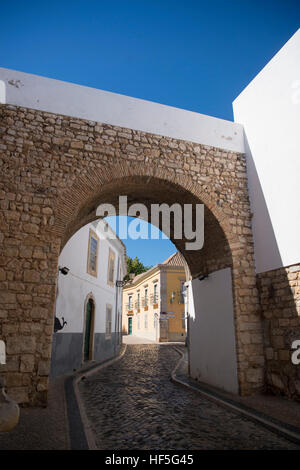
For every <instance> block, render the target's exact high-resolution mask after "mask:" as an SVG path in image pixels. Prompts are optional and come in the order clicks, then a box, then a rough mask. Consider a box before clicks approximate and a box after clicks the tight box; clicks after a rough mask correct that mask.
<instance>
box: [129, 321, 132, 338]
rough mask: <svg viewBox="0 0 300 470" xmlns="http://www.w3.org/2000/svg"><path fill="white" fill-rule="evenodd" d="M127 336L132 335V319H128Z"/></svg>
mask: <svg viewBox="0 0 300 470" xmlns="http://www.w3.org/2000/svg"><path fill="white" fill-rule="evenodd" d="M128 334H129V335H132V317H129V318H128Z"/></svg>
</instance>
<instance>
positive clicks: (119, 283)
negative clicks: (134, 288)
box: [116, 273, 135, 287]
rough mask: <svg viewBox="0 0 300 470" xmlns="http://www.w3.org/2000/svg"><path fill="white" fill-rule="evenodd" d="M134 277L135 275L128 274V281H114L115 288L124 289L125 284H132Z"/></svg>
mask: <svg viewBox="0 0 300 470" xmlns="http://www.w3.org/2000/svg"><path fill="white" fill-rule="evenodd" d="M134 277H135V274H134V273H129V279H126V280H125V281H116V286H117V287H124V286H125V284H127V283H128V282H130V281H131V282H132V281H133V279H134Z"/></svg>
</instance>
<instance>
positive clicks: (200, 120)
mask: <svg viewBox="0 0 300 470" xmlns="http://www.w3.org/2000/svg"><path fill="white" fill-rule="evenodd" d="M0 103H7V104H12V105H17V106H24V107H26V108H32V109H39V110H42V111H48V112H52V113H58V114H63V115H66V116H74V117H77V118H83V119H88V120H92V121H97V122H102V123H108V124H112V125H116V126H121V127H126V128H130V129H136V130H141V131H145V132H150V133H154V134H158V135H163V136H167V137H173V138H176V139H183V140H189V141H192V142H196V143H201V144H204V145H211V146H215V147H219V148H223V149H226V150H232V151H237V152H243V151H244V141H243V128H242V126H240V125H239V124H236V123H233V122H231V121H225V120H223V119H217V118H214V117H211V116H205V115H204V114H198V113H195V112H192V111H185V110H183V109H178V108H174V107H171V106H165V105H162V104H158V103H153V102H150V101H145V100H141V99H137V98H131V97H128V96H124V95H119V94H117V93H111V92H108V91H103V90H97V89H94V88H89V87H85V86H80V85H75V84H73V83H67V82H62V81H59V80H53V79H50V78H45V77H40V76H37V75H32V74H28V73H23V72H18V71H15V70H10V69H5V68H0Z"/></svg>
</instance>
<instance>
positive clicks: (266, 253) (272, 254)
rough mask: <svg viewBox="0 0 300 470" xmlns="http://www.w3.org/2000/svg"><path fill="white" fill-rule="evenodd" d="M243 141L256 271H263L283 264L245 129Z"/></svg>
mask: <svg viewBox="0 0 300 470" xmlns="http://www.w3.org/2000/svg"><path fill="white" fill-rule="evenodd" d="M244 141H245V152H246V156H247V159H246V160H247V174H248V181H249V182H251V184H250V185H249V196H250V204H251V210H252V212H253V218H252V229H253V239H254V244H255V265H256V272H263V271H267V270H269V269H274V268H275V267H278V266H283V264H282V259H281V255H280V252H279V248H278V245H277V241H276V236H275V232H274V229H273V225H272V222H271V217H270V214H269V211H268V207H267V203H266V200H265V197H264V193H263V190H262V187H261V184H260V179H259V176H258V173H257V170H256V166H255V163H254V160H253V157H252V154H251V149H250V146H249V143H248V139H247V137H246V135H245V131H244ZM258 209H259V210H258Z"/></svg>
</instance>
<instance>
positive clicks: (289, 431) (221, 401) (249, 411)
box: [171, 347, 300, 445]
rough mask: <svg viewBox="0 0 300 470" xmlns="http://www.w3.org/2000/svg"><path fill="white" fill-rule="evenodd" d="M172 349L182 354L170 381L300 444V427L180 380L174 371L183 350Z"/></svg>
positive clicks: (217, 392) (182, 358)
mask: <svg viewBox="0 0 300 470" xmlns="http://www.w3.org/2000/svg"><path fill="white" fill-rule="evenodd" d="M174 349H175V350H176V351H177V352H178V353H179V354H180V355H181V356H182V357H181V359H179V361H178V363H177V364H176V366H175V367H174V369H173V370H172V372H171V381H172V382H173V383H176V384H178V385H181V386H183V387H185V388H188V389H189V390H193V391H195V392H198V393H200V394H201V395H203V396H204V397H205V398H207V399H208V400H210V401H213V402H214V403H216V404H217V405H219V406H222V407H224V408H228V409H229V410H231V411H233V412H235V413H238V414H241V415H243V416H245V417H246V418H248V419H249V420H251V421H253V422H255V423H258V424H260V425H262V426H264V427H265V428H267V429H268V430H270V431H272V432H274V433H275V434H278V435H280V436H281V437H284V438H285V439H287V440H289V441H291V442H293V443H294V444H298V445H300V429H299V428H297V427H294V426H291V425H289V424H286V423H283V422H282V421H279V420H277V419H275V418H273V417H270V416H268V415H266V414H264V413H262V412H259V411H256V410H254V409H253V408H249V407H248V406H245V405H242V404H240V403H238V402H235V401H234V400H231V399H229V398H227V397H224V396H222V395H221V393H220V392H219V391H216V392H215V391H212V390H208V389H205V388H204V387H203V386H201V385H200V384H198V383H197V385H196V384H192V383H190V382H189V379H188V377H187V381H184V380H181V379H179V378H178V377H177V375H176V371H177V370H178V369H179V367H180V366H181V364H182V362H183V360H184V352H182V351H180V350H179V349H178V348H176V347H174Z"/></svg>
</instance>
